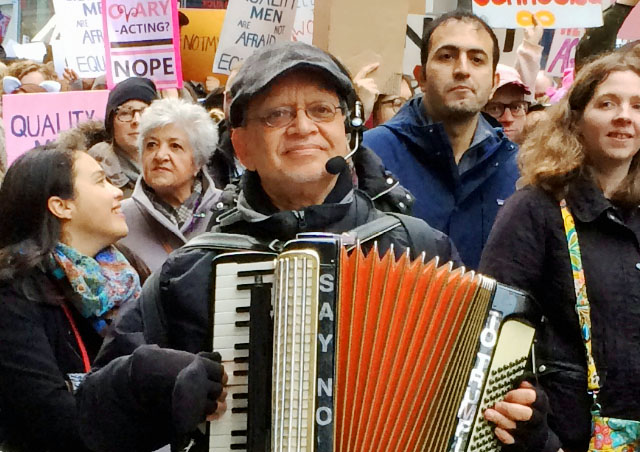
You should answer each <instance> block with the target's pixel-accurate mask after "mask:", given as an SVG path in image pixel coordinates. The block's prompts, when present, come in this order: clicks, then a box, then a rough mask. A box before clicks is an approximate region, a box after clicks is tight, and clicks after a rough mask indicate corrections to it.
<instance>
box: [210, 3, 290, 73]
mask: <svg viewBox="0 0 640 452" xmlns="http://www.w3.org/2000/svg"><path fill="white" fill-rule="evenodd" d="M296 11H297V8H296V0H230V1H229V6H228V7H227V15H226V17H225V19H224V25H223V26H222V34H221V35H220V43H219V44H218V51H217V52H216V57H215V59H214V61H213V72H215V73H217V74H229V71H230V70H231V69H232V68H233V66H234V65H235V64H237V63H238V62H240V61H242V60H244V59H245V58H246V57H248V56H249V55H251V54H252V53H253V52H254V51H255V50H256V49H259V48H261V47H264V46H266V45H269V44H273V43H275V42H279V41H289V40H290V39H291V33H292V30H293V21H294V20H295V16H296Z"/></svg>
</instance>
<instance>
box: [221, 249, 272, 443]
mask: <svg viewBox="0 0 640 452" xmlns="http://www.w3.org/2000/svg"><path fill="white" fill-rule="evenodd" d="M273 271H274V262H273V258H269V257H265V260H263V261H259V262H255V261H254V262H246V263H242V262H228V263H219V264H217V265H216V266H215V307H214V314H213V350H215V351H217V352H219V353H220V355H221V356H222V364H223V365H224V368H225V371H226V373H227V375H228V377H229V381H228V384H227V388H226V390H227V411H226V412H225V413H224V415H223V416H222V417H221V418H220V419H218V420H216V421H214V422H211V423H210V426H209V451H211V452H214V451H215V452H222V451H230V450H247V443H248V438H247V430H248V425H247V424H248V398H249V386H248V380H249V330H250V329H249V322H250V316H249V310H250V304H251V289H252V287H255V286H256V285H258V284H262V285H271V284H272V283H273Z"/></svg>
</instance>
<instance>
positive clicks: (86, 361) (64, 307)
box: [62, 303, 91, 373]
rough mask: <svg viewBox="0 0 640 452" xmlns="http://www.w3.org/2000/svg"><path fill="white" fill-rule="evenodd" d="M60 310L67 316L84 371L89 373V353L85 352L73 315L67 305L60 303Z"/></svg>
mask: <svg viewBox="0 0 640 452" xmlns="http://www.w3.org/2000/svg"><path fill="white" fill-rule="evenodd" d="M62 310H63V311H64V315H66V316H67V320H69V323H70V324H71V330H72V331H73V335H74V336H75V337H76V342H77V343H78V348H79V349H80V354H81V355H82V363H83V364H84V371H85V373H89V371H90V370H91V363H90V362H89V354H88V353H87V348H86V347H85V346H84V342H83V340H82V337H80V332H79V331H78V327H77V326H76V322H75V321H74V320H73V315H72V314H71V311H70V310H69V307H68V306H67V305H66V304H65V303H62Z"/></svg>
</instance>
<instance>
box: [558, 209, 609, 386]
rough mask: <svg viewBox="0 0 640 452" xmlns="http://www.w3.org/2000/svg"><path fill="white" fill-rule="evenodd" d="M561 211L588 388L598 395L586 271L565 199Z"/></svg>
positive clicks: (574, 226)
mask: <svg viewBox="0 0 640 452" xmlns="http://www.w3.org/2000/svg"><path fill="white" fill-rule="evenodd" d="M560 210H561V211H562V220H563V223H564V231H565V233H566V235H567V244H568V246H569V259H570V260H571V270H572V273H573V285H574V288H575V291H576V313H577V314H578V320H579V322H580V331H581V332H582V340H583V342H584V346H585V349H586V352H587V372H588V375H587V377H588V378H587V386H588V388H589V391H590V392H593V393H594V394H596V393H597V392H598V391H599V390H600V378H599V377H598V372H597V371H596V363H595V361H594V360H593V354H592V352H591V306H590V304H589V298H588V297H587V284H586V280H585V278H584V270H583V269H582V254H581V253H580V244H579V243H578V233H577V232H576V225H575V221H574V220H573V216H572V215H571V212H569V208H568V207H567V202H566V201H565V200H564V199H563V200H562V201H560Z"/></svg>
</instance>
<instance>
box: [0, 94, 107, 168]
mask: <svg viewBox="0 0 640 452" xmlns="http://www.w3.org/2000/svg"><path fill="white" fill-rule="evenodd" d="M107 97H109V91H106V90H105V91H67V92H62V93H37V94H5V95H4V96H2V110H3V118H2V120H3V122H4V132H5V138H6V149H7V160H8V163H9V164H11V162H13V161H14V160H15V159H16V158H18V157H19V156H20V155H22V154H24V153H25V152H26V151H28V150H29V149H31V148H33V147H34V146H38V145H40V144H46V143H47V142H48V141H51V140H53V139H55V138H56V137H57V136H58V133H60V132H61V131H63V130H67V129H70V128H71V127H74V126H76V125H77V124H78V123H79V122H83V121H86V120H88V119H98V120H103V119H104V112H105V108H106V105H107Z"/></svg>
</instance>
